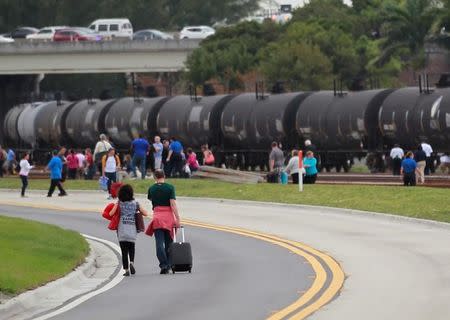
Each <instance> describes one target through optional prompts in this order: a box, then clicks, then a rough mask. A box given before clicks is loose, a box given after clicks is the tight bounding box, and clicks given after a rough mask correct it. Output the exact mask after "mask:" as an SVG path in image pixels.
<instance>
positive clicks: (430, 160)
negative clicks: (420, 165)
mask: <svg viewBox="0 0 450 320" xmlns="http://www.w3.org/2000/svg"><path fill="white" fill-rule="evenodd" d="M421 146H422V150H423V151H424V152H425V155H426V156H427V159H426V161H425V162H426V166H425V175H429V174H430V172H432V173H434V163H433V158H432V157H431V156H432V153H433V148H431V146H430V145H429V144H428V143H426V142H422V144H421Z"/></svg>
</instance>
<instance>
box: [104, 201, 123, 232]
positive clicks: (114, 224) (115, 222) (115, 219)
mask: <svg viewBox="0 0 450 320" xmlns="http://www.w3.org/2000/svg"><path fill="white" fill-rule="evenodd" d="M114 205H115V203H109V204H108V205H107V206H106V207H105V209H103V214H102V216H103V218H105V219H107V220H110V222H109V225H108V229H109V230H117V228H119V220H120V207H119V206H117V210H116V213H115V214H114V215H113V216H112V217H111V216H110V215H109V213H110V212H111V210H112V208H114Z"/></svg>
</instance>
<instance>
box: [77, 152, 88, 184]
mask: <svg viewBox="0 0 450 320" xmlns="http://www.w3.org/2000/svg"><path fill="white" fill-rule="evenodd" d="M75 156H76V157H77V159H78V173H79V176H80V178H81V177H82V176H83V175H84V167H85V163H86V157H85V155H84V154H83V153H82V152H81V151H78V152H77V153H76V155H75Z"/></svg>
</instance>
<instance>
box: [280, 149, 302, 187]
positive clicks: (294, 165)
mask: <svg viewBox="0 0 450 320" xmlns="http://www.w3.org/2000/svg"><path fill="white" fill-rule="evenodd" d="M284 171H285V172H286V173H287V174H290V175H291V178H292V183H294V184H298V173H299V168H298V150H292V157H291V158H290V159H289V162H288V164H287V166H286V168H284Z"/></svg>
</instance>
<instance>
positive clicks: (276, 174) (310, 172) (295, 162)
mask: <svg viewBox="0 0 450 320" xmlns="http://www.w3.org/2000/svg"><path fill="white" fill-rule="evenodd" d="M315 151H316V147H315V146H314V145H313V144H312V143H311V141H310V140H306V141H305V148H304V152H305V156H304V158H303V164H302V169H300V166H299V157H298V154H299V150H296V149H294V150H292V151H291V158H290V159H289V162H288V164H287V165H286V166H285V165H284V164H285V157H284V153H283V151H282V150H281V146H280V144H279V143H278V142H276V141H274V142H272V150H271V152H270V154H269V170H270V172H269V174H268V181H269V182H281V175H282V173H286V174H288V175H290V176H291V180H292V183H294V184H298V182H299V174H300V172H301V174H302V178H303V183H305V184H314V183H315V182H316V179H317V173H318V170H317V159H316V158H315V157H314V152H315Z"/></svg>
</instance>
